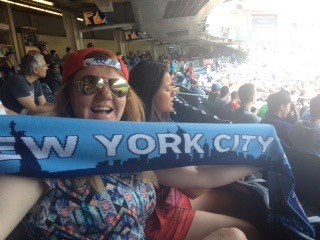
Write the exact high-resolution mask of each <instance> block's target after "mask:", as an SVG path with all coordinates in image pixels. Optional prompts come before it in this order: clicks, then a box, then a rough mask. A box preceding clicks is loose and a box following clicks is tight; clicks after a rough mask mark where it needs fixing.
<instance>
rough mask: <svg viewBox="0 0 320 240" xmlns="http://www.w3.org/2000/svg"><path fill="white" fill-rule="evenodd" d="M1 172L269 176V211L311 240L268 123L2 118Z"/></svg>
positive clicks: (292, 181)
mask: <svg viewBox="0 0 320 240" xmlns="http://www.w3.org/2000/svg"><path fill="white" fill-rule="evenodd" d="M0 129H1V131H0V172H1V173H8V174H15V175H21V176H29V177H39V178H54V177H73V176H88V175H101V174H108V173H120V172H139V171H146V170H155V169H165V168H174V167H184V166H198V165H251V166H256V167H260V168H263V169H266V170H268V179H269V180H268V189H269V196H270V205H271V206H272V207H273V208H275V209H277V207H279V208H282V207H283V206H280V205H279V204H282V203H281V201H279V199H280V200H281V199H284V200H285V203H286V207H287V208H288V209H289V210H288V212H289V217H288V218H289V221H291V220H292V221H294V224H295V227H296V228H299V231H302V232H304V233H305V234H307V235H308V236H314V230H313V228H312V227H311V226H310V224H309V223H308V220H307V217H306V215H305V213H304V211H303V209H302V207H301V205H300V204H299V201H298V200H297V197H296V195H295V193H294V191H293V189H294V184H295V179H294V177H293V174H292V171H291V169H290V165H289V163H288V160H287V158H286V156H285V154H284V151H283V149H282V147H281V144H280V142H279V139H278V137H277V135H276V132H275V129H274V127H273V126H271V125H263V124H217V125H215V124H194V123H192V124H191V123H146V122H106V121H101V120H83V119H71V118H51V117H35V116H1V117H0Z"/></svg>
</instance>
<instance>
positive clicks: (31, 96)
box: [0, 51, 53, 115]
mask: <svg viewBox="0 0 320 240" xmlns="http://www.w3.org/2000/svg"><path fill="white" fill-rule="evenodd" d="M47 69H48V67H47V64H46V62H45V61H44V58H43V55H41V54H40V53H39V52H37V51H33V52H29V53H27V54H26V55H25V56H23V58H22V59H21V71H22V73H21V74H16V75H14V76H12V77H11V78H10V79H8V81H5V83H4V84H3V86H2V88H1V90H0V96H1V101H2V103H3V105H4V106H5V107H6V108H8V109H10V110H12V111H14V112H16V113H25V112H26V111H27V112H28V114H31V115H37V114H44V113H48V112H51V111H52V109H53V105H52V104H50V103H47V102H46V99H45V97H44V96H43V93H42V90H41V86H40V81H39V80H38V78H40V77H41V78H44V77H45V76H46V74H47Z"/></svg>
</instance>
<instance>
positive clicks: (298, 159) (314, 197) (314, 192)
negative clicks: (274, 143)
mask: <svg viewBox="0 0 320 240" xmlns="http://www.w3.org/2000/svg"><path fill="white" fill-rule="evenodd" d="M282 146H283V149H284V151H285V153H286V156H287V158H288V160H289V163H290V165H291V167H292V172H293V174H294V176H295V178H296V186H295V192H296V194H297V196H298V198H299V200H300V201H301V203H302V204H303V205H304V206H306V207H307V208H310V207H311V208H312V209H313V210H314V213H316V214H320V185H319V182H320V174H319V170H320V157H319V156H316V155H313V154H307V153H303V152H300V151H298V150H295V149H293V148H291V147H289V146H288V145H287V144H285V143H284V142H282Z"/></svg>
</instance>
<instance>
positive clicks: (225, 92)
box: [211, 86, 230, 119]
mask: <svg viewBox="0 0 320 240" xmlns="http://www.w3.org/2000/svg"><path fill="white" fill-rule="evenodd" d="M229 101H230V90H229V87H228V86H223V87H222V88H221V89H220V95H219V96H218V97H217V98H216V100H215V101H214V102H213V104H212V106H211V107H212V112H213V114H214V115H216V116H217V117H218V118H220V119H227V116H226V115H227V112H228V110H229V109H228V107H227V105H228V103H229Z"/></svg>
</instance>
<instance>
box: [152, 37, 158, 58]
mask: <svg viewBox="0 0 320 240" xmlns="http://www.w3.org/2000/svg"><path fill="white" fill-rule="evenodd" d="M152 55H153V59H154V60H155V61H157V60H158V51H157V46H156V41H152Z"/></svg>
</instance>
